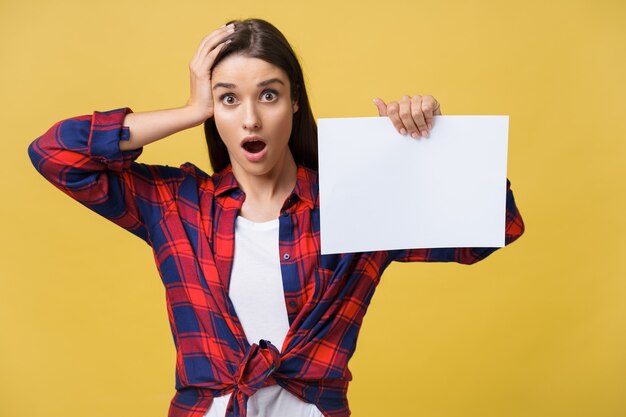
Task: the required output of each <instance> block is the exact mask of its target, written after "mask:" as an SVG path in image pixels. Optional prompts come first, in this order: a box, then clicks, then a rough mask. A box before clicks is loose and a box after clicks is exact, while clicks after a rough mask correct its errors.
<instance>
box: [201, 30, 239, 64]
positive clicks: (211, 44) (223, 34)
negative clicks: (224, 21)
mask: <svg viewBox="0 0 626 417" xmlns="http://www.w3.org/2000/svg"><path fill="white" fill-rule="evenodd" d="M234 32H235V26H234V24H231V25H228V26H222V27H220V28H218V29H216V30H214V31H213V32H211V33H210V34H209V35H207V36H205V37H204V38H203V39H202V41H201V42H200V45H198V50H197V51H196V54H195V55H194V57H193V59H192V62H195V63H197V62H199V61H202V60H203V59H204V58H205V57H206V56H207V54H208V53H209V52H210V51H211V50H213V49H214V48H215V47H217V45H219V44H220V43H221V42H223V41H224V40H225V39H226V38H227V37H228V36H229V35H231V34H233V33H234Z"/></svg>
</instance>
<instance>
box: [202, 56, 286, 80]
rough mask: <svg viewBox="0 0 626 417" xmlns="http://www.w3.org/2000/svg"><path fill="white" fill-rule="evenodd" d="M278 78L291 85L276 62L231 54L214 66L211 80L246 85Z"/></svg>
mask: <svg viewBox="0 0 626 417" xmlns="http://www.w3.org/2000/svg"><path fill="white" fill-rule="evenodd" d="M271 78H278V79H280V80H283V81H284V82H285V85H286V86H288V85H289V78H288V77H287V74H286V73H285V71H283V70H282V69H281V68H279V67H277V66H276V65H274V64H270V63H269V62H267V61H264V60H262V59H259V58H251V57H248V56H244V55H238V54H235V55H230V56H228V57H226V58H224V59H223V60H222V61H220V63H219V64H217V65H216V66H215V67H214V68H213V73H212V77H211V81H212V82H213V83H217V82H225V83H231V84H235V85H236V86H238V87H239V86H245V85H248V84H254V85H255V86H256V84H257V83H259V82H261V81H265V80H268V79H271Z"/></svg>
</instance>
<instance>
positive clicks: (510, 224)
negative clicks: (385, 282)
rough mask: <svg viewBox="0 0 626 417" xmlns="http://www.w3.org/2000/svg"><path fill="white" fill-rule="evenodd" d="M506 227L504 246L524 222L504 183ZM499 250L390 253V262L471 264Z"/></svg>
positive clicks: (522, 228) (431, 250)
mask: <svg viewBox="0 0 626 417" xmlns="http://www.w3.org/2000/svg"><path fill="white" fill-rule="evenodd" d="M506 183H507V184H506V188H507V189H506V225H505V231H504V233H505V239H504V244H505V245H509V244H510V243H513V242H515V241H516V240H517V239H518V238H519V237H520V236H521V235H522V234H523V233H524V221H523V220H522V216H521V215H520V213H519V210H518V209H517V206H516V205H515V198H514V197H513V192H512V191H511V182H510V181H509V180H508V179H507V181H506ZM498 249H499V248H436V249H434V248H433V249H405V250H397V251H390V252H389V255H390V257H391V260H393V261H399V262H458V263H461V264H467V265H469V264H473V263H476V262H478V261H480V260H482V259H485V258H486V257H487V256H489V255H491V254H492V253H493V252H495V251H496V250H498Z"/></svg>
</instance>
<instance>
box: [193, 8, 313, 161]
mask: <svg viewBox="0 0 626 417" xmlns="http://www.w3.org/2000/svg"><path fill="white" fill-rule="evenodd" d="M230 23H234V24H235V32H234V33H233V34H231V35H230V36H228V37H227V38H225V39H226V40H228V39H230V40H231V42H230V43H229V44H226V45H224V46H223V47H222V49H221V50H220V52H219V53H218V55H217V57H216V58H215V62H214V63H213V67H212V68H211V71H213V68H215V66H216V65H217V64H219V63H220V62H221V61H222V60H223V59H224V58H226V57H227V56H229V55H231V54H235V53H236V54H241V55H244V56H247V57H250V58H258V59H262V60H264V61H266V62H269V63H270V64H272V65H275V66H277V67H279V68H281V69H282V70H283V71H285V73H287V76H288V77H289V82H290V87H291V99H292V101H295V102H297V103H298V111H297V112H295V113H294V115H293V126H292V128H291V136H290V137H289V149H290V150H291V154H292V155H293V158H294V160H295V162H296V163H298V164H302V165H304V166H306V167H308V168H311V169H314V170H317V125H316V123H315V118H314V117H313V112H312V111H311V106H310V105H309V97H308V95H307V93H306V88H305V86H304V77H303V74H302V68H301V67H300V63H299V62H298V58H297V57H296V54H295V52H294V51H293V49H292V48H291V46H290V45H289V42H287V39H286V38H285V36H284V35H283V34H282V33H281V32H280V31H279V30H278V29H276V27H275V26H273V25H272V24H271V23H269V22H267V21H265V20H262V19H246V20H231V21H230V22H228V23H227V24H230ZM204 135H205V137H206V143H207V146H208V147H209V158H210V160H211V166H212V168H213V172H218V171H221V170H222V169H224V168H226V166H227V165H228V164H229V163H230V157H229V156H228V150H227V149H226V145H224V142H223V141H222V138H221V137H220V134H219V132H218V131H217V126H216V125H215V119H214V118H213V117H210V118H208V119H207V120H206V121H205V122H204Z"/></svg>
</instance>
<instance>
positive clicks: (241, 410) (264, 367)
mask: <svg viewBox="0 0 626 417" xmlns="http://www.w3.org/2000/svg"><path fill="white" fill-rule="evenodd" d="M280 361H281V359H280V352H279V351H278V349H277V348H276V346H274V345H273V344H272V343H271V342H270V341H269V340H264V339H261V340H260V341H259V344H256V343H253V344H252V345H251V346H250V347H249V348H248V350H247V351H246V354H245V355H244V357H243V359H242V360H241V363H240V364H239V367H238V368H237V372H236V374H235V383H234V385H235V389H234V391H233V393H232V395H231V397H230V399H229V401H228V406H227V407H226V417H245V416H246V412H247V405H248V398H250V397H251V396H252V394H254V393H255V392H257V391H258V390H259V388H261V387H262V386H264V385H271V384H265V382H266V380H267V379H268V378H269V377H270V375H271V374H272V373H274V371H275V370H276V369H278V368H279V367H280ZM272 382H273V383H276V381H272Z"/></svg>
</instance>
